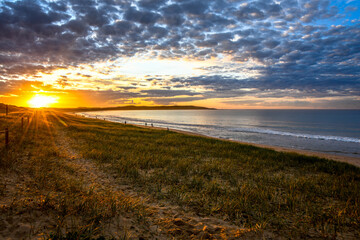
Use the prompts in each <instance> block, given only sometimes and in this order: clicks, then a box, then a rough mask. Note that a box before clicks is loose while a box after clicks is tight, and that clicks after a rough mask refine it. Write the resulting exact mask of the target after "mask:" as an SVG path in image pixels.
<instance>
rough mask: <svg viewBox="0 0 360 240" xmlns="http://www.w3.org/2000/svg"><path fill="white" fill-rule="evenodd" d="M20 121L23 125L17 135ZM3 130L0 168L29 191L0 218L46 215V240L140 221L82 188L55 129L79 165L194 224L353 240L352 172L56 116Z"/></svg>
mask: <svg viewBox="0 0 360 240" xmlns="http://www.w3.org/2000/svg"><path fill="white" fill-rule="evenodd" d="M24 114H30V115H31V120H30V125H29V127H26V128H25V129H24V130H22V131H21V130H19V127H20V126H21V125H20V123H21V122H20V121H19V117H21V116H23V115H24ZM5 126H9V128H10V132H11V148H10V149H9V150H7V151H5V149H4V146H3V142H0V152H1V155H0V170H1V171H2V172H8V171H13V172H21V174H23V175H25V176H27V177H28V179H29V181H28V182H27V186H28V187H29V188H31V191H30V193H25V192H24V193H23V196H22V197H21V198H19V199H16V200H15V201H14V202H13V203H12V205H11V206H9V207H8V208H7V209H0V213H1V214H16V213H18V212H21V211H25V209H27V210H29V209H30V210H40V211H42V212H44V213H47V214H51V215H54V216H56V217H55V218H56V219H57V222H56V224H55V226H54V227H53V228H52V229H51V231H50V235H47V236H48V237H49V238H51V239H101V238H102V237H103V236H105V235H104V232H105V228H106V224H109V222H111V221H113V220H114V217H115V216H117V215H119V214H121V213H123V212H129V211H130V212H134V213H138V215H139V221H138V224H145V223H144V221H146V220H144V218H143V216H145V215H146V209H144V207H143V206H142V205H141V204H139V203H137V202H134V201H133V200H132V199H131V198H128V197H126V196H122V195H121V196H118V195H116V194H115V193H112V192H98V191H96V189H88V188H84V184H83V180H82V179H81V178H79V177H76V169H75V168H74V167H73V166H72V165H69V164H68V162H67V161H66V160H65V159H64V156H62V154H61V152H60V151H59V149H58V148H57V146H56V144H54V141H52V140H51V139H52V138H56V137H58V136H57V133H58V132H61V131H64V132H65V133H66V136H67V137H69V138H70V139H71V140H72V141H71V142H70V144H71V147H72V148H73V149H75V150H76V151H78V152H79V153H80V154H81V155H82V156H83V157H84V158H85V159H89V160H93V161H94V162H95V163H97V164H98V165H99V166H100V167H101V168H103V169H105V170H106V171H108V172H109V173H111V174H115V175H117V176H118V179H122V180H123V181H126V183H127V184H128V185H130V186H132V188H133V189H134V190H136V191H138V192H142V193H146V194H149V195H151V196H152V197H153V198H154V199H156V200H158V201H165V202H166V201H168V202H170V203H171V204H173V205H175V206H176V205H177V206H180V207H182V208H184V209H186V210H187V211H193V212H195V213H196V214H197V215H199V216H204V217H206V216H214V217H218V218H220V219H225V220H226V221H229V222H232V223H234V224H236V225H238V226H240V227H243V228H245V229H248V230H249V231H270V232H273V233H275V234H276V236H281V237H285V238H333V237H334V238H336V237H341V236H344V234H347V235H346V236H351V237H353V238H357V237H360V231H359V229H360V227H359V223H360V169H359V168H357V167H354V166H351V165H348V164H345V163H340V162H334V161H329V160H326V159H320V158H316V157H307V156H303V155H298V154H295V153H282V152H276V151H273V150H268V149H263V148H258V147H254V146H249V145H243V144H239V143H234V142H227V141H221V140H216V139H211V138H205V137H197V136H191V135H185V134H180V133H176V132H172V131H165V130H154V129H149V128H141V127H136V126H131V125H123V124H117V123H111V122H106V121H101V120H95V119H86V118H82V117H77V116H72V115H66V114H63V113H56V116H54V115H53V114H48V113H46V112H38V113H37V115H32V113H30V112H26V111H25V112H18V113H12V114H11V116H10V117H8V118H7V119H6V120H4V118H1V119H0V130H1V129H2V128H4V127H5ZM0 137H1V135H0ZM4 188H6V186H5V187H4V186H2V185H0V196H1V195H2V194H5V190H4ZM30 203H31V204H30ZM108 238H110V237H108ZM110 239H111V238H110Z"/></svg>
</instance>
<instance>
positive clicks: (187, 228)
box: [56, 131, 272, 239]
mask: <svg viewBox="0 0 360 240" xmlns="http://www.w3.org/2000/svg"><path fill="white" fill-rule="evenodd" d="M71 141H72V140H71V139H68V137H66V134H65V133H64V132H61V131H60V132H59V133H58V134H57V137H56V142H57V145H58V147H59V149H60V152H61V153H62V155H64V156H65V157H66V159H68V160H69V161H70V162H71V164H72V166H73V167H74V168H76V169H77V174H79V176H80V177H82V178H83V180H84V182H85V183H86V185H87V186H86V187H93V188H94V189H96V191H110V192H113V193H120V194H124V195H125V196H128V197H131V198H133V199H134V200H135V201H138V202H141V204H142V205H143V206H144V207H145V208H146V210H147V213H148V215H147V216H146V221H147V223H148V224H146V226H138V224H137V223H136V220H134V219H136V216H134V215H133V216H132V215H131V214H130V215H128V216H127V223H128V224H127V226H126V227H127V228H128V229H130V232H131V234H130V235H131V236H132V237H133V238H134V239H142V238H144V239H171V238H175V239H239V237H241V236H242V237H245V236H246V238H247V239H250V238H254V239H256V238H258V237H259V233H258V234H254V233H253V232H249V230H247V229H242V228H239V227H237V226H235V225H232V224H231V223H229V222H226V221H224V220H222V219H218V218H215V217H201V216H198V215H196V214H195V213H193V212H191V211H189V210H185V209H182V208H180V207H178V206H174V205H171V204H170V203H168V202H165V201H155V200H154V199H153V198H152V197H151V196H148V195H145V193H139V192H137V191H136V190H134V188H133V187H132V186H130V185H128V184H126V183H125V182H126V181H124V179H121V178H118V176H116V175H115V174H111V173H106V172H104V171H103V170H102V169H100V168H99V167H98V166H97V165H96V164H95V163H94V162H92V161H91V160H87V159H84V158H82V157H81V155H80V154H79V153H77V152H76V151H75V150H74V149H73V148H71ZM109 231H111V232H116V229H109ZM263 234H264V233H262V234H261V235H262V236H263V237H264V236H265V235H266V236H269V237H271V236H272V235H271V234H268V233H266V234H265V235H263Z"/></svg>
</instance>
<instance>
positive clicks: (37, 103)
mask: <svg viewBox="0 0 360 240" xmlns="http://www.w3.org/2000/svg"><path fill="white" fill-rule="evenodd" d="M57 102H58V101H57V98H56V97H53V96H47V95H42V94H36V95H35V96H34V97H32V98H31V99H30V100H29V101H28V105H29V107H32V108H42V107H50V106H51V105H52V104H54V103H57Z"/></svg>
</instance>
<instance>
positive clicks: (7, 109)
mask: <svg viewBox="0 0 360 240" xmlns="http://www.w3.org/2000/svg"><path fill="white" fill-rule="evenodd" d="M8 114H9V105H6V116H7V115H8Z"/></svg>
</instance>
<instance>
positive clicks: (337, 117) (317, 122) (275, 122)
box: [80, 110, 360, 157]
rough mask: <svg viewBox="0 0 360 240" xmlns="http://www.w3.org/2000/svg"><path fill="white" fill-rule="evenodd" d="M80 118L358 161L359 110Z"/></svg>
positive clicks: (180, 112) (172, 112) (175, 112)
mask: <svg viewBox="0 0 360 240" xmlns="http://www.w3.org/2000/svg"><path fill="white" fill-rule="evenodd" d="M80 114H81V115H83V116H85V117H92V118H95V117H98V118H106V120H108V121H114V122H122V123H124V122H125V121H126V122H127V123H131V124H137V125H145V123H147V125H148V126H149V125H150V124H153V125H154V126H155V127H164V128H167V127H168V128H170V129H178V130H184V131H189V132H194V133H198V134H202V135H206V136H211V137H217V138H222V139H231V140H237V141H242V142H248V143H257V144H264V145H271V146H279V147H286V148H292V149H300V150H307V151H315V152H322V153H328V154H336V155H344V156H351V157H360V110H132V111H102V112H84V113H80Z"/></svg>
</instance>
